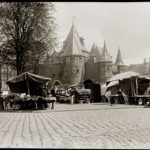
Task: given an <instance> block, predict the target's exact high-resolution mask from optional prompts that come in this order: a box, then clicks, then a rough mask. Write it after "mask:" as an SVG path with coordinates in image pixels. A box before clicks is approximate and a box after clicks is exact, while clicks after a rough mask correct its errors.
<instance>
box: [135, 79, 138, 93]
mask: <svg viewBox="0 0 150 150" xmlns="http://www.w3.org/2000/svg"><path fill="white" fill-rule="evenodd" d="M135 80H136V81H135V82H136V95H138V79H137V78H136V79H135Z"/></svg>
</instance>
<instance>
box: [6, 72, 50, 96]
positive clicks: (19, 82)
mask: <svg viewBox="0 0 150 150" xmlns="http://www.w3.org/2000/svg"><path fill="white" fill-rule="evenodd" d="M50 80H51V78H47V77H44V76H41V75H36V74H33V73H30V72H25V73H23V74H21V75H19V76H16V77H15V78H13V79H11V80H8V81H6V83H7V85H8V86H9V88H10V91H11V92H13V93H28V91H30V92H31V93H34V92H35V89H37V88H38V87H41V86H43V85H46V84H47V83H48V82H49V81H50Z"/></svg>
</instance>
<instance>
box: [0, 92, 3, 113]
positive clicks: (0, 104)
mask: <svg viewBox="0 0 150 150" xmlns="http://www.w3.org/2000/svg"><path fill="white" fill-rule="evenodd" d="M3 102H4V98H3V96H2V92H0V111H2V110H4V104H3Z"/></svg>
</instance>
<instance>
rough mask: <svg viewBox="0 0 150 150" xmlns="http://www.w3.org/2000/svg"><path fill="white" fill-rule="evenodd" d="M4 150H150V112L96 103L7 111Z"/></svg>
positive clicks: (1, 131)
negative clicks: (62, 149) (147, 149)
mask: <svg viewBox="0 0 150 150" xmlns="http://www.w3.org/2000/svg"><path fill="white" fill-rule="evenodd" d="M0 148H103V149H108V148H110V149H111V148H130V149H134V148H135V149H138V148H150V108H144V107H143V106H131V105H130V106H129V105H117V104H116V105H113V106H110V105H109V104H98V103H96V104H76V105H69V104H68V105H67V104H56V105H55V110H50V109H47V110H41V111H40V110H39V111H22V112H21V111H16V112H4V111H3V112H1V113H0Z"/></svg>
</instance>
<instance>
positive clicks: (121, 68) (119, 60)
mask: <svg viewBox="0 0 150 150" xmlns="http://www.w3.org/2000/svg"><path fill="white" fill-rule="evenodd" d="M115 66H116V67H117V73H122V72H126V71H127V66H126V65H124V62H123V60H122V56H121V50H120V47H119V49H118V53H117V58H116V62H115Z"/></svg>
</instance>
